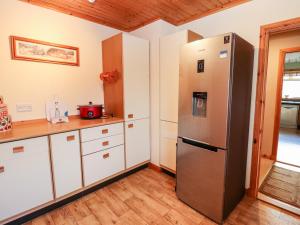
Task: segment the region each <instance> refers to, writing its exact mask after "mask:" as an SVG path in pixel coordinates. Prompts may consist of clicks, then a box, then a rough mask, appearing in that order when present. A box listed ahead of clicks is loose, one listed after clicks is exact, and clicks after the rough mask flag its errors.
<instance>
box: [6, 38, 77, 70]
mask: <svg viewBox="0 0 300 225" xmlns="http://www.w3.org/2000/svg"><path fill="white" fill-rule="evenodd" d="M10 38H11V50H12V59H16V60H26V61H35V62H44V63H55V64H64V65H70V66H79V48H77V47H72V46H67V45H60V44H54V43H49V42H45V41H38V40H33V39H29V38H23V37H17V36H11V37H10Z"/></svg>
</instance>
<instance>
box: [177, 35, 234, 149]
mask: <svg viewBox="0 0 300 225" xmlns="http://www.w3.org/2000/svg"><path fill="white" fill-rule="evenodd" d="M230 35H231V34H230ZM230 40H232V37H231V38H230ZM230 58H231V43H228V44H224V36H220V37H214V38H208V39H203V40H200V41H195V42H192V43H190V44H186V45H185V46H184V47H183V48H182V51H181V57H180V76H179V84H180V85H179V114H178V125H179V127H178V132H179V137H189V138H191V139H194V140H199V141H203V142H206V143H209V144H210V145H213V146H217V147H220V148H227V143H226V138H227V117H228V98H229V80H230V62H231V60H230ZM198 60H204V72H201V73H197V61H198ZM194 92H207V113H206V117H201V116H195V115H193V93H194Z"/></svg>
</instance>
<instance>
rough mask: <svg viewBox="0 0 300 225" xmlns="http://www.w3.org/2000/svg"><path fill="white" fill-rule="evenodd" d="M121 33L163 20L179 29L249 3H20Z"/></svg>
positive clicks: (159, 0)
mask: <svg viewBox="0 0 300 225" xmlns="http://www.w3.org/2000/svg"><path fill="white" fill-rule="evenodd" d="M21 1H24V2H28V3H31V4H34V5H38V6H42V7H45V8H49V9H53V10H56V11H59V12H63V13H66V14H70V15H73V16H77V17H80V18H83V19H86V20H90V21H93V22H96V23H99V24H103V25H107V26H110V27H113V28H117V29H119V30H123V31H132V30H135V29H137V28H139V27H141V26H144V25H146V24H149V23H151V22H153V21H155V20H158V19H163V20H165V21H167V22H169V23H171V24H173V25H176V26H178V25H181V24H183V23H187V22H190V21H192V20H195V19H198V18H201V17H204V16H207V15H210V14H212V13H215V12H218V11H220V10H224V9H227V8H230V7H233V6H236V5H239V4H242V3H245V2H247V1H249V0H96V1H95V2H94V3H90V2H89V1H88V0H21Z"/></svg>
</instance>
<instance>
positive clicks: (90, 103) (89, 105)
mask: <svg viewBox="0 0 300 225" xmlns="http://www.w3.org/2000/svg"><path fill="white" fill-rule="evenodd" d="M101 106H102V105H101V104H97V105H94V104H93V102H89V104H88V105H78V107H101Z"/></svg>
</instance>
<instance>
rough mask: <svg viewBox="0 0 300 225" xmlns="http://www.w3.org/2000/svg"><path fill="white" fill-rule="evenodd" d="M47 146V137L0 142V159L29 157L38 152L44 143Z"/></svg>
mask: <svg viewBox="0 0 300 225" xmlns="http://www.w3.org/2000/svg"><path fill="white" fill-rule="evenodd" d="M45 143H46V145H47V146H46V147H47V148H48V137H39V138H31V139H26V140H21V141H13V142H8V143H4V144H0V161H1V160H11V159H16V158H24V157H30V156H32V155H36V154H39V153H40V149H41V148H44V144H45Z"/></svg>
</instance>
